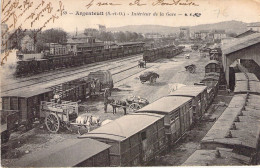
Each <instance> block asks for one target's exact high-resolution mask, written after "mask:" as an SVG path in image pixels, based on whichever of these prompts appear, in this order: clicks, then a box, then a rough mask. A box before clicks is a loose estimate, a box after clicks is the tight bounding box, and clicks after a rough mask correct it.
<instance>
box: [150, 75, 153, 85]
mask: <svg viewBox="0 0 260 168" xmlns="http://www.w3.org/2000/svg"><path fill="white" fill-rule="evenodd" d="M150 83H151V84H152V83H154V76H151V77H150Z"/></svg>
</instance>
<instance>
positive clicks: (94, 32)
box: [84, 28, 99, 37]
mask: <svg viewBox="0 0 260 168" xmlns="http://www.w3.org/2000/svg"><path fill="white" fill-rule="evenodd" d="M84 34H85V35H86V36H93V37H98V36H99V31H98V30H97V29H92V28H87V29H85V30H84Z"/></svg>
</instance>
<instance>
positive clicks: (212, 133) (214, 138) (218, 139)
mask: <svg viewBox="0 0 260 168" xmlns="http://www.w3.org/2000/svg"><path fill="white" fill-rule="evenodd" d="M251 100H253V99H249V102H251ZM241 110H242V108H241V107H237V108H234V107H228V108H226V110H225V111H224V112H223V114H222V115H221V116H220V117H219V119H218V120H217V121H216V123H215V124H214V125H213V127H212V128H211V129H210V130H209V132H208V133H207V134H206V136H205V137H204V138H203V139H202V141H201V143H205V142H211V143H221V144H231V145H237V146H246V147H250V148H253V149H256V148H257V144H258V139H259V136H258V135H259V131H260V114H259V110H256V109H253V108H251V106H250V105H249V106H246V111H242V112H243V116H239V119H240V122H235V125H236V128H237V129H236V130H230V128H231V126H232V124H233V121H234V119H235V117H236V116H237V115H238V114H239V113H240V111H241ZM228 131H231V134H232V136H233V137H232V138H225V136H226V135H227V133H228Z"/></svg>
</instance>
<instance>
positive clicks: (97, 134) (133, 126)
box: [79, 113, 164, 141]
mask: <svg viewBox="0 0 260 168" xmlns="http://www.w3.org/2000/svg"><path fill="white" fill-rule="evenodd" d="M163 117H164V116H163V115H159V114H148V113H132V114H128V115H125V116H123V117H120V118H118V119H116V120H114V121H112V122H110V123H108V124H106V125H104V126H101V127H99V128H97V129H95V130H93V131H91V132H89V133H87V134H84V135H82V136H80V137H79V138H102V139H110V140H115V141H123V140H125V139H127V138H129V137H130V136H132V135H134V134H136V133H139V132H140V131H142V130H143V129H145V128H147V127H149V126H151V125H152V124H153V123H155V122H157V121H158V120H160V119H161V118H163Z"/></svg>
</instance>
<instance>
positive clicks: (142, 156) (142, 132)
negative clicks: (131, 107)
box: [79, 113, 166, 166]
mask: <svg viewBox="0 0 260 168" xmlns="http://www.w3.org/2000/svg"><path fill="white" fill-rule="evenodd" d="M163 121H164V116H163V115H158V114H148V113H138V114H137V113H132V114H128V115H126V116H123V117H121V118H118V119H116V120H114V121H112V122H110V123H108V124H106V125H104V126H102V127H99V128H97V129H95V130H93V131H91V132H89V133H87V134H84V135H82V136H80V137H79V138H91V139H95V140H98V141H100V142H104V143H106V144H108V145H111V148H110V153H109V155H110V166H139V165H145V164H147V163H148V162H149V161H151V160H152V159H154V158H155V157H156V156H158V155H159V154H160V153H161V152H163V151H164V150H165V148H166V145H165V144H166V143H165V130H164V124H163Z"/></svg>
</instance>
